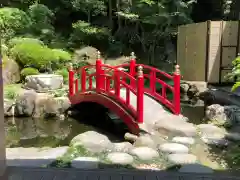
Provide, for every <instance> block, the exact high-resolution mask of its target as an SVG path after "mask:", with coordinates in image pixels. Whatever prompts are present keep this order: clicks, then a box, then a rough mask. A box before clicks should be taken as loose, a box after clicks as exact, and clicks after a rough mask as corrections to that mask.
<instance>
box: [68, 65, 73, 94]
mask: <svg viewBox="0 0 240 180" xmlns="http://www.w3.org/2000/svg"><path fill="white" fill-rule="evenodd" d="M68 87H69V96H73V95H74V71H73V65H72V63H69V68H68Z"/></svg>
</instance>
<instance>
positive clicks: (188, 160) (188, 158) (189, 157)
mask: <svg viewBox="0 0 240 180" xmlns="http://www.w3.org/2000/svg"><path fill="white" fill-rule="evenodd" d="M168 160H169V161H170V162H172V163H174V164H193V163H196V162H197V157H196V156H195V155H193V154H169V155H168Z"/></svg>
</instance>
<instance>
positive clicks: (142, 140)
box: [133, 135, 157, 148]
mask: <svg viewBox="0 0 240 180" xmlns="http://www.w3.org/2000/svg"><path fill="white" fill-rule="evenodd" d="M133 145H134V146H135V147H142V146H145V147H146V146H147V147H151V148H156V147H157V144H156V143H155V142H154V141H153V139H152V138H151V137H150V135H142V136H140V137H138V138H137V140H136V141H135V142H134V144H133Z"/></svg>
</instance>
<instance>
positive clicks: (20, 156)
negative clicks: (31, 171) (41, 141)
mask: <svg viewBox="0 0 240 180" xmlns="http://www.w3.org/2000/svg"><path fill="white" fill-rule="evenodd" d="M67 150H68V147H57V148H6V159H7V165H8V166H31V167H42V166H44V165H48V164H51V163H52V162H53V161H55V160H56V159H57V158H58V157H61V156H63V155H64V154H65V153H66V152H67Z"/></svg>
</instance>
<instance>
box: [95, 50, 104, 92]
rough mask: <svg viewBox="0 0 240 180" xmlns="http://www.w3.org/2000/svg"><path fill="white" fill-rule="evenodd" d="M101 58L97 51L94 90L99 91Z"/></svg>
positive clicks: (100, 86)
mask: <svg viewBox="0 0 240 180" xmlns="http://www.w3.org/2000/svg"><path fill="white" fill-rule="evenodd" d="M100 58H101V54H100V52H99V51H98V52H97V60H96V90H97V91H100V90H101V88H102V83H103V82H102V76H101V74H102V60H101V59H100Z"/></svg>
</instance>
